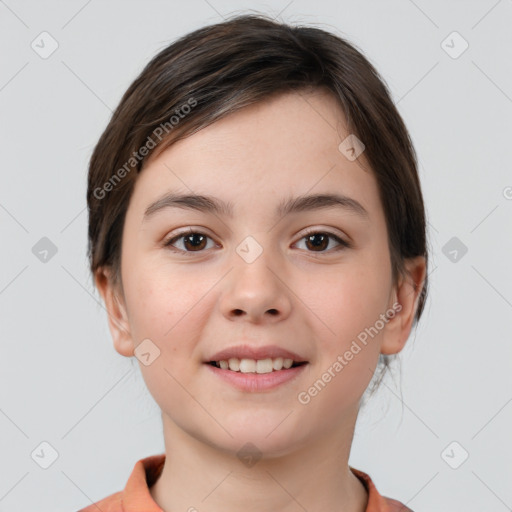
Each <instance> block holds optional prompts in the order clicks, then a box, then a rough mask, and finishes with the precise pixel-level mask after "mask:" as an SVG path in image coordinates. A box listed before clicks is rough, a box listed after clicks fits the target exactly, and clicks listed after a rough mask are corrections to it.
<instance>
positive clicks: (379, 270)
mask: <svg viewBox="0 0 512 512" xmlns="http://www.w3.org/2000/svg"><path fill="white" fill-rule="evenodd" d="M344 123H345V121H344V117H343V114H342V111H341V109H340V108H339V106H338V104H337V103H336V101H335V99H334V98H333V97H331V96H330V95H328V94H326V93H323V92H321V91H317V92H315V93H314V94H311V93H310V94H299V93H290V94H285V95H280V96H278V97H275V98H273V99H272V100H268V101H266V102H263V103H260V104H257V105H254V106H250V107H248V108H245V109H243V110H241V111H239V112H237V113H235V114H231V115H230V116H228V117H226V118H225V119H223V120H221V121H218V122H216V123H214V124H213V125H210V126H209V127H207V128H204V129H202V130H201V131H199V132H197V133H196V134H194V135H192V136H190V137H188V138H186V139H184V140H182V141H179V142H177V143H175V144H174V145H173V146H172V147H170V148H169V149H167V150H165V151H164V152H163V153H161V154H160V155H158V156H156V158H154V159H152V160H150V161H149V162H148V165H147V167H145V168H144V170H143V171H142V173H141V174H140V176H139V177H138V179H137V182H136V184H135V189H134V192H133V196H132V198H131V201H130V204H129V207H128V211H127V214H126V221H125V225H124V232H123V244H122V258H121V276H122V282H123V290H124V297H121V308H120V310H116V309H115V307H114V306H113V304H114V303H113V302H112V301H110V302H109V299H108V298H107V299H106V300H107V304H108V305H109V311H110V313H111V315H112V317H117V319H118V320H119V322H120V324H121V325H124V330H123V329H122V328H121V329H120V328H119V325H117V326H116V324H115V323H114V322H113V320H112V318H111V320H110V322H111V329H112V333H113V338H114V344H115V347H116V350H117V351H118V352H119V353H121V354H123V355H125V356H132V355H134V350H135V355H136V356H137V357H138V358H139V360H140V367H141V371H142V374H143V377H144V379H145V382H146V384H147V386H148V389H149V391H150V392H151V394H152V396H153V397H154V399H155V401H156V402H157V403H158V405H159V406H160V408H161V410H162V417H163V420H164V425H165V427H166V429H170V431H173V432H176V433H177V432H181V433H185V434H186V435H190V436H192V437H193V438H195V439H198V440H200V441H202V442H204V443H206V444H208V445H210V446H215V447H217V448H221V449H223V450H228V451H230V452H234V451H238V450H239V449H240V448H241V447H242V446H243V445H245V444H246V443H247V442H251V443H252V444H253V445H255V446H256V447H257V449H258V450H260V451H261V452H264V453H268V454H283V453H286V452H287V451H291V450H293V449H294V448H295V449H296V448H298V447H300V446H301V445H305V444H306V443H308V442H309V443H311V442H312V441H313V440H317V439H319V438H320V437H321V436H323V437H324V438H325V436H327V435H329V434H331V435H334V433H336V432H337V433H338V434H336V435H339V432H340V429H343V428H347V429H349V426H350V425H353V423H354V422H355V418H356V416H357V411H358V406H359V400H360V398H361V396H362V394H363V392H364V391H365V389H366V387H367V385H368V383H369V382H370V380H371V377H372V374H373V371H374V370H375V367H376V365H377V362H378V358H379V354H380V353H381V352H382V353H388V354H389V353H395V352H398V351H399V350H400V349H401V348H402V347H403V345H404V343H405V341H406V339H407V336H408V335H409V331H410V328H411V323H412V320H413V315H414V309H415V305H416V300H415V299H416V298H417V293H415V292H414V289H413V288H412V286H408V285H407V284H406V283H404V284H403V286H402V287H401V288H394V287H393V285H392V281H391V264H390V257H389V247H388V233H387V230H386V223H385V218H384V212H383V210H382V206H381V203H380V200H379V196H378V189H377V184H376V181H375V179H374V177H373V175H372V173H371V172H369V171H367V170H365V169H369V166H368V165H367V163H366V162H364V167H365V169H363V166H362V165H361V163H362V162H363V161H364V160H363V159H364V153H363V154H362V155H361V156H359V158H358V159H356V160H353V158H352V160H351V159H349V158H348V157H347V155H349V156H351V153H350V152H348V153H344V152H343V151H342V150H340V149H339V145H340V143H341V142H342V141H343V140H344V139H345V138H346V137H347V136H348V135H349V133H348V132H346V130H345V128H344ZM363 142H364V141H363ZM342 147H343V146H342ZM179 195H186V196H199V195H200V196H208V198H210V201H204V200H199V199H197V200H192V199H189V200H186V201H185V200H183V201H179V200H176V197H177V196H179ZM331 195H337V196H340V197H341V196H346V197H347V198H349V199H347V200H345V205H343V203H342V201H341V200H340V202H338V203H337V202H336V201H334V200H333V199H332V198H331V199H330V200H326V199H325V198H324V199H318V198H317V199H311V200H310V201H308V202H303V199H304V198H305V197H313V196H331ZM173 198H174V202H173V200H172V199H173ZM299 200H300V201H299ZM294 202H296V203H297V204H298V205H302V206H301V207H300V208H296V209H294V208H289V209H288V210H289V211H288V212H287V213H284V210H280V207H282V206H283V205H293V204H294ZM213 205H220V208H219V209H214V208H213ZM350 205H356V206H352V207H350ZM190 233H192V234H190ZM308 233H309V234H308ZM340 241H341V242H340ZM345 243H346V244H348V246H345ZM418 269H419V270H418V271H419V274H418V276H419V277H418V279H419V280H420V281H422V279H423V277H424V274H423V273H422V269H423V267H421V265H420V266H419V267H418ZM99 286H100V291H102V293H103V292H104V289H102V288H101V283H100V284H99ZM107 289H108V288H107ZM104 296H105V295H104ZM397 302H400V303H401V308H400V306H398V308H397ZM386 312H387V314H388V315H389V314H390V312H391V316H394V318H393V319H390V320H388V319H387V318H386V317H385V316H384V315H386ZM365 329H366V331H365ZM369 333H371V334H369ZM363 340H364V341H363ZM139 345H140V347H139ZM240 346H243V347H245V351H244V349H243V348H242V349H241V350H242V351H241V352H236V349H237V347H240ZM137 347H139V348H137ZM232 348H233V349H234V350H235V351H234V352H233V353H232V354H231V355H232V356H233V357H235V358H238V359H241V358H244V357H243V356H247V358H248V359H256V360H264V359H267V358H268V357H270V356H275V357H274V359H275V358H276V357H277V356H279V350H282V351H288V352H291V353H293V354H294V356H293V359H295V360H296V361H300V362H303V363H304V364H302V365H301V366H300V367H298V368H297V369H294V368H291V369H289V370H287V369H283V370H280V371H275V372H272V373H265V374H258V373H248V374H246V373H236V374H235V373H234V372H233V371H232V370H230V369H219V368H214V367H213V366H212V365H211V364H209V363H210V361H212V360H214V359H223V360H226V359H228V358H229V355H230V354H225V355H223V356H219V357H216V353H218V352H220V351H224V350H226V349H232ZM250 349H254V350H257V349H262V350H261V351H260V352H251V351H250ZM272 350H274V351H275V352H272ZM285 355H290V354H285ZM251 356H253V357H251ZM274 362H276V361H272V363H271V364H273V363H274ZM336 363H338V364H336ZM234 364H236V362H234ZM243 364H247V365H248V367H247V369H249V370H251V369H252V368H251V364H252V363H251V362H249V363H243ZM257 364H258V367H259V369H260V370H265V369H266V370H268V369H269V368H268V366H266V365H267V364H268V362H267V363H257ZM276 364H278V362H276ZM230 376H231V377H233V379H229V378H228V377H230ZM251 386H253V387H251Z"/></svg>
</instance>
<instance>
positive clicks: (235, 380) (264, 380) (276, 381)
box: [205, 363, 308, 392]
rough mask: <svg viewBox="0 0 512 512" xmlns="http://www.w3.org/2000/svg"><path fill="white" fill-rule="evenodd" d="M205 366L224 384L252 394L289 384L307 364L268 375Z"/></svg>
mask: <svg viewBox="0 0 512 512" xmlns="http://www.w3.org/2000/svg"><path fill="white" fill-rule="evenodd" d="M205 364H206V366H207V367H208V368H209V369H210V371H212V372H213V373H214V374H215V375H217V376H218V377H220V378H221V379H224V380H225V381H226V382H229V383H230V384H232V385H233V386H235V387H237V388H238V389H240V390H242V391H252V392H258V391H266V390H270V389H274V388H276V387H278V386H280V385H281V384H284V383H285V382H289V381H291V380H293V379H294V378H296V377H297V376H298V375H300V374H301V373H302V372H303V371H304V369H305V368H306V366H307V365H308V363H305V364H301V365H300V366H295V367H293V368H289V369H288V370H277V371H273V372H270V373H242V372H234V371H232V370H223V369H222V368H217V367H216V366H213V365H211V364H208V363H205Z"/></svg>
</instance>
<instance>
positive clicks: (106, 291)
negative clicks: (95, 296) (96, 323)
mask: <svg viewBox="0 0 512 512" xmlns="http://www.w3.org/2000/svg"><path fill="white" fill-rule="evenodd" d="M94 279H95V283H96V287H97V288H98V291H99V292H100V295H101V296H102V298H103V301H104V302H105V308H106V310H107V314H108V325H109V328H110V334H111V335H112V340H113V342H114V348H115V349H116V351H117V352H119V354H121V355H123V356H126V357H131V356H133V353H134V349H135V346H134V343H133V340H132V337H131V331H130V324H129V322H128V315H127V312H126V305H125V303H124V298H123V297H122V293H121V292H120V291H119V290H118V287H117V286H116V285H115V283H114V280H113V278H112V269H111V268H107V267H104V268H100V269H99V270H98V271H97V272H96V275H95V278H94Z"/></svg>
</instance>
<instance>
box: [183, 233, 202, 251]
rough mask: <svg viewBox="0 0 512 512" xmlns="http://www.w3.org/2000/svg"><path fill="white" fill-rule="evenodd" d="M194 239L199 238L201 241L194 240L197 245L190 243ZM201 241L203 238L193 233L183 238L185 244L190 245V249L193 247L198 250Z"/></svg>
mask: <svg viewBox="0 0 512 512" xmlns="http://www.w3.org/2000/svg"><path fill="white" fill-rule="evenodd" d="M194 237H199V238H201V240H200V241H198V240H196V242H197V243H194V242H191V240H193V239H194ZM203 241H204V236H203V235H200V234H198V233H194V234H192V235H188V236H187V237H186V238H185V243H189V244H190V243H191V245H192V247H195V248H198V247H199V246H200V245H201V243H202V242H203Z"/></svg>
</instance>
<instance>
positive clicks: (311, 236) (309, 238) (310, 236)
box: [308, 233, 327, 248]
mask: <svg viewBox="0 0 512 512" xmlns="http://www.w3.org/2000/svg"><path fill="white" fill-rule="evenodd" d="M317 237H321V238H322V240H321V241H320V243H313V247H321V246H322V245H323V244H324V242H325V240H327V237H326V236H325V235H323V234H321V233H320V234H314V235H309V237H308V240H309V243H311V241H312V240H313V239H314V238H317ZM323 248H325V247H323Z"/></svg>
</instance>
